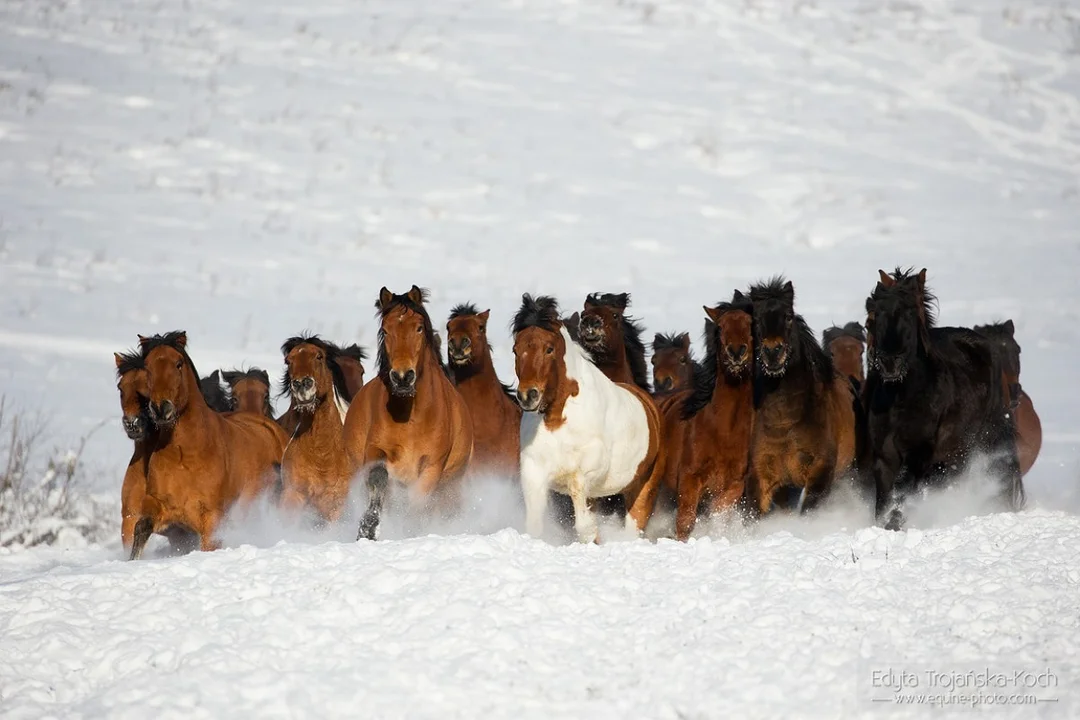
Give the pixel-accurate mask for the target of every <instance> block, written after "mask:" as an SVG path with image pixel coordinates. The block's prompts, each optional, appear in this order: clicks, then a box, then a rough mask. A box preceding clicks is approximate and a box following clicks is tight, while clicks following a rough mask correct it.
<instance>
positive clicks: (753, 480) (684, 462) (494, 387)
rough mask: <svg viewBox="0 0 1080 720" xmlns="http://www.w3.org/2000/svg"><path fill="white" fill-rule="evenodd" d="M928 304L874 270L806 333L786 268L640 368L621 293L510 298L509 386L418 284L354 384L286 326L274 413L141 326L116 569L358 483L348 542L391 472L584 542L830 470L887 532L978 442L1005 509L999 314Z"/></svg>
mask: <svg viewBox="0 0 1080 720" xmlns="http://www.w3.org/2000/svg"><path fill="white" fill-rule="evenodd" d="M934 301H935V299H934V297H933V295H932V294H931V293H930V291H929V290H928V288H927V286H926V270H925V269H924V270H922V271H921V272H919V273H915V272H913V271H911V270H901V269H897V270H896V271H895V272H893V273H886V272H884V271H879V277H878V279H877V283H876V285H875V286H874V288H873V291H872V292H871V294H870V295H869V297H868V298H867V300H866V319H865V324H862V323H859V322H851V323H848V324H847V325H844V326H843V327H831V328H829V329H827V330H826V331H825V332H824V333H823V335H822V339H821V342H819V341H818V339H817V338H816V336H815V335H814V334H813V332H812V331H811V330H810V328H809V327H808V326H807V324H806V322H805V321H804V320H803V318H802V316H801V315H799V314H798V313H797V312H796V311H795V292H794V288H793V286H792V283H791V282H790V281H787V280H785V279H784V278H783V277H776V278H772V279H770V280H768V281H764V282H760V283H758V284H755V285H752V286H751V287H750V288H749V289H748V291H746V292H743V291H739V290H736V291H735V292H734V293H733V295H732V296H731V298H730V299H729V300H727V301H725V302H721V303H719V304H717V305H715V306H705V307H704V311H705V331H704V340H705V347H706V353H705V356H704V358H702V359H700V360H698V359H696V358H695V357H694V356H693V353H692V351H691V348H690V336H689V334H688V333H686V332H683V333H681V334H673V335H663V334H659V333H658V334H656V336H655V338H654V340H653V343H652V350H653V352H652V357H651V363H652V373H651V375H652V377H651V382H650V377H649V364H648V362H647V361H646V348H645V344H644V342H643V341H642V333H643V329H642V325H641V323H640V322H639V321H638V320H636V319H634V318H632V317H630V315H628V313H627V310H628V307H629V305H630V296H629V294H627V293H594V294H590V295H589V296H587V297H586V298H585V301H584V305H583V306H582V307H581V309H580V310H578V311H576V312H574V313H573V314H571V315H569V316H565V315H563V313H562V312H561V310H560V308H559V305H558V303H557V302H556V300H555V299H554V298H551V297H546V296H541V297H533V296H531V295H529V294H525V295H523V296H522V302H521V306H520V307H519V308H518V309H517V312H516V314H515V315H514V317H513V321H512V324H511V327H512V335H513V342H514V345H513V348H514V350H513V352H514V369H515V374H516V388H512V387H511V386H509V385H506V384H504V383H503V382H501V380H500V379H499V377H498V376H497V374H496V372H495V367H494V364H493V362H492V353H491V345H490V344H489V340H488V337H489V335H488V329H489V320H490V311H489V310H484V311H482V312H481V311H479V310H478V309H477V308H476V307H475V306H474V305H472V304H462V305H458V306H457V307H455V308H453V310H452V312H451V313H450V317H449V319H448V322H447V325H446V357H445V360H444V358H443V350H442V341H441V337H440V335H439V333H438V332H437V331H436V329H435V327H434V325H433V323H432V320H431V318H430V316H429V314H428V311H427V309H426V304H427V291H426V290H423V289H421V288H419V287H416V286H413V287H412V288H411V289H410V290H409V291H408V292H406V293H404V294H396V293H393V292H391V291H390V290H388V289H386V288H382V290H381V291H380V293H379V297H378V300H377V302H376V304H375V305H376V308H377V311H378V313H377V316H378V319H379V323H380V326H379V331H378V345H377V352H376V359H375V365H376V371H375V376H374V377H371V378H369V379H368V380H367V381H366V382H365V379H364V378H365V368H364V364H363V362H364V361H365V360H367V359H368V355H367V353H366V352H365V350H364V349H363V348H361V347H359V346H358V345H355V344H354V345H351V346H349V347H341V346H338V345H336V344H334V343H331V342H328V341H326V340H325V339H322V338H320V337H318V336H317V335H300V336H297V337H293V338H290V339H288V340H287V341H285V343H284V344H283V345H282V347H281V352H282V355H283V360H284V365H285V369H284V377H283V380H282V382H281V386H280V392H281V394H282V395H287V396H288V398H289V401H290V405H289V408H288V410H287V411H286V412H285V413H284V414H283V415H281V416H280V417H276V418H275V417H274V416H273V409H272V404H271V401H270V397H271V392H272V390H273V388H272V385H271V381H270V377H269V373H268V372H267V371H266V370H261V369H257V368H252V369H248V370H244V371H225V372H222V371H215V372H214V373H213V374H211V375H209V376H206V377H200V375H199V373H198V371H197V370H196V368H195V365H194V363H193V362H192V360H191V357H190V355H189V354H188V349H187V335H186V333H185V332H183V331H175V332H170V333H165V334H162V335H154V336H152V337H144V336H141V335H140V336H139V345H138V347H137V348H136V349H134V350H133V351H129V352H125V353H117V354H116V355H115V360H116V368H117V375H118V378H119V384H118V387H119V390H120V399H121V405H122V409H123V423H122V425H123V428H124V430H125V432H126V433H127V435H128V437H129V438H130V439H131V440H133V441H134V445H135V448H134V453H133V455H132V457H131V461H130V463H129V466H128V469H127V472H126V474H125V477H124V482H123V489H122V529H121V534H122V540H123V544H124V547H125V549H126V550H128V551H129V552H130V558H131V559H133V560H134V559H137V558H139V557H141V555H142V552H143V550H144V548H145V545H146V542H147V540H148V539H149V537H150V536H151V535H152V534H155V533H156V534H160V535H163V536H165V537H166V538H168V539H169V541H170V543H171V544H173V546H174V547H179V546H181V545H182V543H183V542H184V541H185V538H186V539H187V541H188V542H191V540H192V539H193V538H195V539H197V543H198V545H199V546H200V547H201V548H202V549H203V550H211V549H214V548H216V547H218V540H217V539H216V532H217V529H218V526H219V524H220V522H221V521H222V519H223V518H224V517H225V515H226V513H228V512H229V510H230V509H231V508H232V507H233V506H235V505H236V504H237V503H244V502H250V501H252V500H254V499H255V498H256V497H258V496H259V495H261V494H263V493H270V494H271V496H272V497H273V498H274V501H275V502H276V503H278V504H279V505H280V506H281V507H284V508H289V509H294V510H305V511H308V512H313V513H314V514H315V515H316V517H317V518H318V521H319V522H324V523H332V522H335V521H337V520H339V519H340V518H341V517H342V514H343V511H344V509H345V507H346V504H347V500H348V496H349V490H350V486H351V484H352V481H353V479H354V478H359V477H362V478H363V480H364V482H365V484H366V487H367V491H368V492H367V507H366V508H365V509H364V511H363V513H362V515H361V517H360V519H359V528H358V533H357V539H358V540H359V539H362V538H366V539H375V538H376V537H377V536H378V530H379V525H380V520H381V516H382V513H383V508H384V504H385V502H386V498H387V495H388V492H389V491H390V490H391V489H392V488H393V487H395V486H404V487H405V488H407V489H408V494H409V496H410V498H411V499H412V501H413V502H414V503H416V504H418V505H419V506H420V507H422V508H424V509H425V510H427V511H430V512H443V511H448V512H452V511H453V510H454V508H457V507H459V506H460V503H461V501H462V499H463V498H462V490H463V487H465V485H464V483H463V481H464V480H465V479H467V478H468V477H470V476H474V475H476V474H479V473H484V474H485V475H496V476H499V477H505V478H508V482H514V483H517V484H519V486H520V490H521V493H522V496H523V500H524V505H525V515H526V531H527V532H528V533H529V534H530V535H533V536H535V537H540V536H541V535H542V534H543V532H544V524H545V521H546V518H547V517H548V509H549V507H550V506H551V505H552V504H554V505H555V506H556V508H555V509H556V510H557V512H556V513H554V514H555V516H556V517H558V518H560V519H561V521H562V522H564V523H565V524H566V525H567V526H568V527H570V526H571V523H572V527H573V530H574V531H575V532H576V535H577V537H578V539H579V540H580V541H582V542H595V541H597V539H598V524H597V516H598V514H608V515H612V514H623V515H624V516H625V524H626V527H627V528H628V529H631V530H633V531H635V532H637V533H639V534H641V533H643V532H644V530H645V527H646V524H647V523H648V522H649V519H650V517H651V516H652V515H653V513H654V511H655V510H656V508H657V507H658V506H663V507H666V508H668V509H670V510H673V511H674V513H675V536H676V538H678V539H679V540H686V539H687V538H689V537H690V535H691V533H692V532H693V530H694V526H695V523H696V522H697V521H698V519H699V517H702V516H708V515H712V514H715V513H719V512H722V511H727V510H735V511H737V512H739V513H740V514H741V515H742V516H743V517H744V518H746V519H747V521H753V520H754V519H755V518H758V517H760V516H762V515H763V514H766V513H769V512H771V511H773V510H774V508H786V509H789V510H793V511H795V512H798V513H802V512H807V511H809V510H811V509H812V508H814V507H815V506H816V505H818V504H819V503H820V502H821V501H822V499H823V498H825V497H826V496H827V495H828V493H829V492H830V489H831V488H833V487H834V485H835V484H836V483H837V482H839V481H841V480H843V479H848V480H850V481H852V482H854V483H855V485H856V486H857V487H859V488H860V489H861V490H862V491H863V492H864V493H865V494H866V495H867V496H868V501H871V502H872V503H873V505H874V511H875V517H876V520H877V522H878V523H879V524H881V525H883V526H884V527H886V528H888V529H894V530H895V529H901V528H902V527H904V524H905V515H904V510H905V501H906V499H907V498H909V497H910V496H911V494H912V493H913V492H916V491H919V490H920V489H921V488H924V487H933V486H940V485H942V484H945V483H948V482H949V481H950V480H951V479H954V478H956V477H958V476H959V475H960V474H961V473H963V472H964V471H965V470H966V469H967V468H968V467H970V464H971V463H972V461H973V460H974V459H975V458H976V457H980V456H983V457H986V458H988V461H989V473H990V474H991V476H992V477H993V478H994V480H995V481H996V482H997V483H999V487H1000V491H999V493H998V495H997V498H998V500H999V501H1000V507H1001V508H1002V509H1011V510H1017V509H1020V508H1021V507H1023V505H1024V489H1023V481H1022V476H1023V475H1024V474H1025V473H1026V472H1027V471H1028V469H1030V467H1031V465H1032V464H1033V463H1034V461H1035V457H1036V456H1037V454H1038V452H1039V447H1040V442H1041V429H1040V425H1039V419H1038V416H1037V415H1036V414H1035V411H1034V408H1033V406H1032V404H1031V399H1030V398H1029V397H1028V396H1027V394H1026V393H1025V392H1024V391H1023V389H1022V387H1021V385H1020V346H1019V345H1018V343H1017V342H1016V339H1015V337H1014V327H1013V323H1012V321H1011V320H1010V321H1006V322H1002V323H996V324H993V325H982V326H975V327H973V328H960V327H937V326H936V324H935V317H934V310H933V308H934ZM864 360H865V363H864ZM864 365H865V367H864ZM870 499H872V500H870Z"/></svg>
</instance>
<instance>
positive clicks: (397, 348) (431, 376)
mask: <svg viewBox="0 0 1080 720" xmlns="http://www.w3.org/2000/svg"><path fill="white" fill-rule="evenodd" d="M426 301H427V291H426V290H423V289H421V288H418V287H417V286H415V285H413V286H412V288H411V289H410V290H409V292H407V293H405V294H404V295H397V294H394V293H392V292H390V291H389V290H387V289H386V288H385V287H384V288H382V289H381V290H380V291H379V299H378V301H377V302H376V303H375V307H376V308H377V309H378V314H379V316H380V318H381V324H380V327H379V349H378V361H377V362H378V368H377V369H378V373H377V375H376V376H375V377H374V378H372V379H371V380H370V381H368V382H367V384H365V385H364V387H363V389H361V390H360V392H359V393H358V394H357V395H356V397H355V398H354V399H353V402H352V405H350V407H349V413H348V415H347V416H346V418H345V429H344V437H345V447H346V452H347V453H348V455H349V459H350V462H351V468H352V470H353V471H354V472H355V471H357V470H360V469H361V467H363V466H365V465H370V469H369V470H368V472H367V478H366V482H367V488H368V492H369V497H368V507H367V510H366V512H365V513H364V516H363V518H362V519H361V521H360V529H359V532H358V533H357V540H359V539H360V538H366V539H368V540H374V539H375V538H376V535H377V532H378V529H379V518H380V514H381V513H382V507H383V503H384V501H385V498H386V493H387V490H388V487H389V484H390V479H391V478H393V479H394V480H395V481H396V482H398V483H401V484H403V485H405V486H406V487H408V488H410V489H412V490H414V491H415V492H416V494H417V495H418V496H419V497H420V498H422V499H425V500H427V499H432V498H433V497H434V496H435V495H436V492H437V491H443V492H442V493H440V494H442V495H443V497H444V498H446V497H447V496H448V495H451V494H452V493H453V489H452V488H451V485H453V484H454V481H456V480H458V479H460V478H461V477H462V476H463V475H464V474H465V472H466V470H467V469H468V466H469V462H470V460H471V458H472V454H473V423H472V417H471V416H470V415H469V409H468V407H467V406H466V404H465V401H464V399H462V397H461V394H460V393H458V391H457V390H456V389H455V388H454V385H453V382H452V381H451V379H450V376H449V374H448V372H449V371H448V369H447V368H446V367H445V366H444V365H443V363H442V359H441V358H440V356H439V353H440V349H439V346H440V344H439V341H438V340H437V337H438V336H437V335H436V333H435V330H434V328H433V327H432V325H431V318H430V317H429V316H428V313H427V310H426V309H425V307H424V303H425V302H426Z"/></svg>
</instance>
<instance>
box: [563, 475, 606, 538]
mask: <svg viewBox="0 0 1080 720" xmlns="http://www.w3.org/2000/svg"><path fill="white" fill-rule="evenodd" d="M568 486H569V490H570V499H571V500H572V501H573V502H574V530H575V531H577V536H578V541H579V542H583V543H598V542H599V541H600V528H599V526H598V524H597V522H596V514H595V513H594V512H593V511H592V510H591V509H589V499H588V498H587V497H586V496H585V479H584V478H583V477H581V475H580V474H576V475H574V477H572V478H571V479H570V482H569V483H568Z"/></svg>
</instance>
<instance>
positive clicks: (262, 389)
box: [221, 367, 274, 418]
mask: <svg viewBox="0 0 1080 720" xmlns="http://www.w3.org/2000/svg"><path fill="white" fill-rule="evenodd" d="M221 377H222V378H223V379H224V380H225V384H226V385H228V386H229V396H230V397H231V398H232V409H233V410H235V411H236V412H253V413H257V414H259V415H265V416H266V417H268V418H273V417H274V406H273V405H271V404H270V374H269V373H268V372H266V371H265V370H263V369H261V368H257V367H253V368H248V369H247V370H225V371H223V372H222V373H221Z"/></svg>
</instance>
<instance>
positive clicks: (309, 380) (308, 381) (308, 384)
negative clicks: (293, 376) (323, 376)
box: [303, 377, 315, 390]
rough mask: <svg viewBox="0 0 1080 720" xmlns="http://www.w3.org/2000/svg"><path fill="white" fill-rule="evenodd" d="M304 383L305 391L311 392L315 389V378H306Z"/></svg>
mask: <svg viewBox="0 0 1080 720" xmlns="http://www.w3.org/2000/svg"><path fill="white" fill-rule="evenodd" d="M303 383H304V389H305V390H310V389H311V388H313V387H315V378H312V377H306V378H304V381H303Z"/></svg>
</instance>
